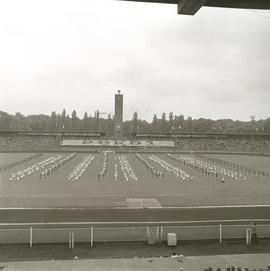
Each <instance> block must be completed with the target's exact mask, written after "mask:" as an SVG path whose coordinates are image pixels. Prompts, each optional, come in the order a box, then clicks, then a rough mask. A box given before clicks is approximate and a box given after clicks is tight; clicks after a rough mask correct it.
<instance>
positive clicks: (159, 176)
mask: <svg viewBox="0 0 270 271" xmlns="http://www.w3.org/2000/svg"><path fill="white" fill-rule="evenodd" d="M135 155H136V157H137V158H138V160H139V161H140V162H141V163H142V164H143V165H144V166H145V168H146V169H147V170H148V171H149V172H150V174H151V176H152V177H153V178H157V179H163V178H164V176H165V174H164V173H163V171H161V170H159V169H157V168H156V167H154V166H152V165H151V164H150V163H149V162H148V161H147V160H146V159H145V158H144V157H142V156H141V155H140V154H139V153H135Z"/></svg>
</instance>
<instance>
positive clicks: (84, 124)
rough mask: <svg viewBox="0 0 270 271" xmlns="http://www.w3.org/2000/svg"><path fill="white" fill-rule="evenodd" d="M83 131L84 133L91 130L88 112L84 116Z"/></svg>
mask: <svg viewBox="0 0 270 271" xmlns="http://www.w3.org/2000/svg"><path fill="white" fill-rule="evenodd" d="M83 129H84V131H88V130H89V125H88V114H87V112H85V113H84V116H83Z"/></svg>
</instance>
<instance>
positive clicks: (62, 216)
mask: <svg viewBox="0 0 270 271" xmlns="http://www.w3.org/2000/svg"><path fill="white" fill-rule="evenodd" d="M119 98H120V99H119ZM122 123H123V95H122V94H120V92H118V93H117V94H116V95H115V133H114V136H113V137H112V138H106V134H105V133H104V132H101V131H94V132H61V131H60V132H59V131H56V132H48V131H18V130H15V131H1V137H0V141H1V143H0V147H1V154H0V155H1V165H0V174H1V175H0V177H1V192H0V193H1V195H0V205H1V210H0V213H1V216H0V217H1V219H0V222H1V237H0V241H1V243H5V244H7V243H11V244H12V243H26V244H27V243H29V244H30V247H32V246H33V244H34V245H35V246H36V245H38V244H42V243H57V242H58V243H68V244H69V248H70V249H71V250H73V249H74V246H75V243H90V247H92V246H94V244H96V243H99V242H138V241H139V242H146V243H148V244H161V243H164V242H165V241H166V240H167V238H168V236H169V234H170V233H174V234H175V238H176V239H177V240H178V242H182V241H185V240H186V241H192V240H193V241H194V240H197V241H198V240H216V241H217V242H219V243H222V242H224V240H242V241H241V242H243V243H245V242H247V244H248V243H250V242H251V235H250V231H249V229H250V228H249V225H250V223H252V222H256V223H257V224H258V226H257V227H258V235H259V236H260V238H263V239H265V240H267V238H269V236H270V230H269V220H270V217H269V214H270V212H269V208H270V207H269V193H270V182H269V181H270V172H269V165H270V157H269V153H270V151H269V150H270V135H268V134H255V135H254V134H252V135H251V134H222V133H175V132H165V133H147V132H137V133H133V134H132V138H124V136H123V131H122Z"/></svg>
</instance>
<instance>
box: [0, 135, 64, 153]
mask: <svg viewBox="0 0 270 271" xmlns="http://www.w3.org/2000/svg"><path fill="white" fill-rule="evenodd" d="M58 145H59V139H58V138H57V137H56V136H0V150H3V151H5V150H7V151H8V150H29V151H31V150H50V149H54V148H56V147H57V146H58Z"/></svg>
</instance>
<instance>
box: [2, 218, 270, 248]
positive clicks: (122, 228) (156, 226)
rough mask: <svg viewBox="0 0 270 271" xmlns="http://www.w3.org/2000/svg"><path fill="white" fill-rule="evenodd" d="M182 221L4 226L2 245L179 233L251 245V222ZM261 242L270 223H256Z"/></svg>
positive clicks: (160, 237)
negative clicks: (237, 239)
mask: <svg viewBox="0 0 270 271" xmlns="http://www.w3.org/2000/svg"><path fill="white" fill-rule="evenodd" d="M242 222H243V220H223V221H220V223H216V222H213V221H208V222H207V221H196V222H194V221H181V222H177V221H175V222H95V223H93V222H65V223H61V222H59V223H53V222H52V223H50V222H49V223H1V224H0V243H29V246H30V247H32V246H33V244H35V243H57V242H61V243H63V242H67V243H68V244H69V248H70V249H74V246H75V242H78V243H81V242H88V243H89V245H90V246H91V247H93V245H94V242H119V241H144V242H148V243H161V242H164V241H166V239H167V234H168V233H172V232H173V233H176V236H177V239H178V241H179V242H181V241H184V240H210V239H211V240H217V241H218V242H220V243H222V242H223V241H224V240H226V239H234V238H242V239H243V240H245V242H246V243H247V244H250V243H251V231H250V223H248V222H250V221H249V220H247V221H245V222H246V223H244V224H243V223H242ZM256 222H257V223H259V224H258V225H257V230H256V232H257V235H258V236H259V238H269V237H270V224H267V223H269V219H266V220H263V219H261V220H256Z"/></svg>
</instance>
